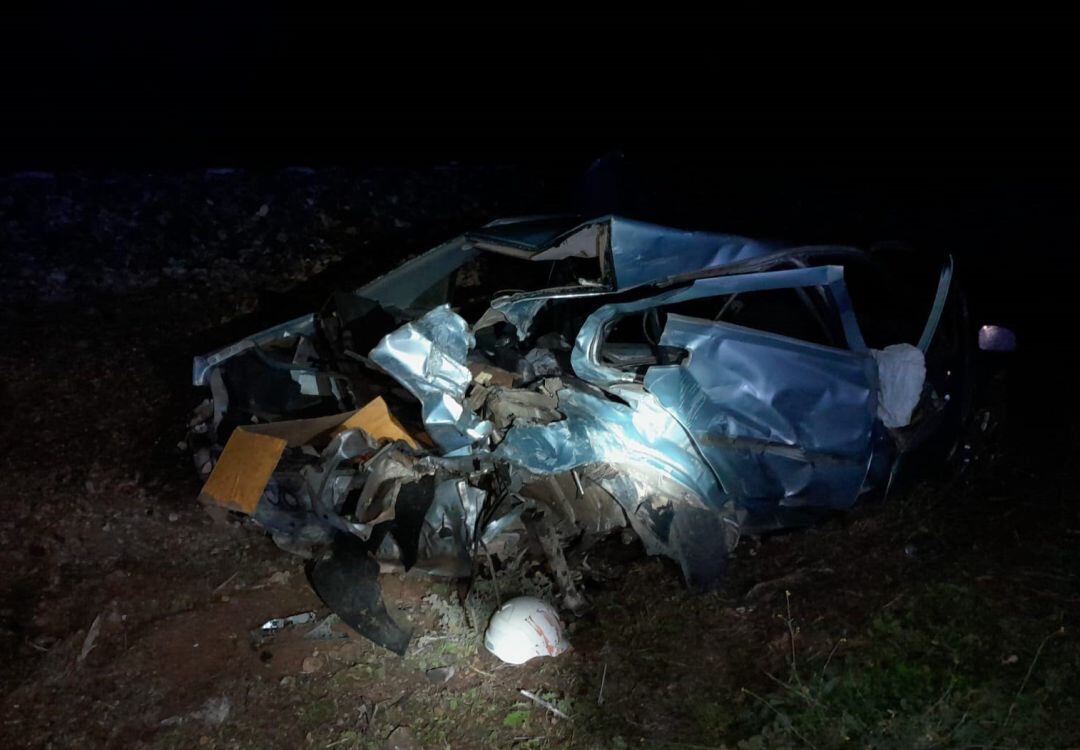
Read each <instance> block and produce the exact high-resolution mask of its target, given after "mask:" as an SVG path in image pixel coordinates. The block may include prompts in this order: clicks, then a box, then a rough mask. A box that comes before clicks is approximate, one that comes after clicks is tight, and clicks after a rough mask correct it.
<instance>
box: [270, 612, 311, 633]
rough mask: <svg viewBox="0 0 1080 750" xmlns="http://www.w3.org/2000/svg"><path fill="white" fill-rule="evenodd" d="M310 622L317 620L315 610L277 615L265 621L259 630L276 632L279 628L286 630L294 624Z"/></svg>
mask: <svg viewBox="0 0 1080 750" xmlns="http://www.w3.org/2000/svg"><path fill="white" fill-rule="evenodd" d="M309 622H315V613H314V612H301V613H300V614H296V615H289V616H288V617H275V618H274V619H272V620H267V621H266V622H264V623H263V624H262V627H260V628H259V630H261V631H262V633H263V634H264V635H267V634H270V633H276V632H277V631H279V630H284V629H285V628H289V627H293V626H294V625H306V624H307V623H309Z"/></svg>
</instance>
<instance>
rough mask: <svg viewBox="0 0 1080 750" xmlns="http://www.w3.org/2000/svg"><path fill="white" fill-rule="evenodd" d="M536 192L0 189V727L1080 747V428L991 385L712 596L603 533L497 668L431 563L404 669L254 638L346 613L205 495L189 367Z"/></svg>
mask: <svg viewBox="0 0 1080 750" xmlns="http://www.w3.org/2000/svg"><path fill="white" fill-rule="evenodd" d="M546 196H547V193H546V192H545V186H544V185H543V183H542V182H541V181H539V180H538V178H536V176H535V175H530V174H525V173H523V172H521V171H519V170H515V169H510V168H494V167H493V168H484V169H479V168H465V167H447V168H444V169H429V170H422V171H417V170H413V171H405V170H398V171H393V170H368V171H357V170H353V171H340V170H318V171H312V170H287V171H278V172H273V173H259V174H255V173H247V172H238V171H229V170H215V171H198V172H186V173H164V174H145V175H136V174H123V175H115V174H97V175H91V174H60V175H48V174H24V175H18V176H11V177H8V178H5V179H4V180H3V181H2V182H0V248H2V250H0V253H2V256H0V276H2V278H4V279H5V282H4V285H3V289H2V290H0V299H2V302H3V316H4V320H3V325H2V329H0V377H2V379H0V417H2V419H0V476H2V477H3V478H4V481H3V483H2V485H0V511H2V513H0V664H2V671H0V691H2V696H0V746H3V747H42V748H46V747H48V748H67V747H148V748H157V747H160V748H173V747H176V748H179V747H206V748H249V747H250V748H263V747H320V748H321V747H337V748H343V749H348V748H384V747H386V748H389V747H400V748H414V747H416V748H421V747H422V748H443V747H452V748H472V747H492V748H506V747H596V748H601V747H611V748H626V747H674V748H680V747H681V748H700V747H715V748H719V747H742V748H755V747H804V746H809V747H831V746H837V747H898V748H899V747H927V748H930V747H1080V719H1077V718H1076V716H1077V715H1078V714H1077V709H1078V708H1080V707H1078V706H1077V700H1076V697H1075V696H1077V695H1078V690H1077V688H1080V645H1078V644H1077V641H1076V636H1075V634H1076V627H1077V621H1076V618H1077V615H1078V614H1080V587H1078V586H1077V580H1078V576H1080V554H1078V552H1077V544H1078V543H1080V518H1078V517H1077V512H1076V508H1077V505H1076V501H1075V498H1074V494H1075V490H1074V488H1075V486H1076V479H1077V473H1078V471H1077V464H1076V462H1075V460H1074V457H1075V445H1074V443H1069V442H1068V441H1065V443H1063V444H1061V445H1058V446H1056V447H1055V448H1054V449H1053V451H1051V452H1050V454H1048V453H1047V452H1046V451H1045V450H1043V451H1033V450H1030V447H1031V446H1030V445H1029V444H1028V443H1025V441H1024V439H1022V437H1021V438H1020V439H1016V438H1010V437H1009V432H1008V427H1009V417H1008V414H1007V412H1006V410H1005V409H1003V408H1000V404H994V405H993V408H992V409H991V410H990V411H988V412H986V419H987V421H986V423H985V424H986V429H985V430H983V431H980V432H979V435H980V438H979V441H980V442H979V443H978V444H976V445H973V446H972V453H971V460H970V462H969V463H968V464H966V466H962V467H960V468H962V469H963V470H962V471H960V472H959V473H957V472H956V471H954V472H951V473H948V474H945V475H943V476H940V477H935V478H931V479H929V480H928V481H927V482H926V483H923V484H920V485H918V486H915V487H911V488H907V489H905V490H904V491H903V492H902V493H899V494H897V495H896V496H894V497H892V498H891V499H890V500H889V502H887V503H885V504H879V505H871V506H866V507H860V508H858V509H857V510H856V511H855V512H852V513H850V514H847V515H845V516H843V517H838V518H836V519H835V520H832V521H830V522H828V523H825V524H823V525H821V526H819V527H817V528H813V529H809V530H805V531H800V532H794V533H789V534H784V535H776V536H771V537H767V538H763V539H744V540H743V542H742V543H741V544H740V546H739V547H738V549H737V552H736V555H735V559H734V560H733V561H732V565H731V574H730V576H729V578H728V580H727V582H726V583H725V585H724V586H723V588H722V589H721V590H720V591H718V592H716V593H713V594H709V595H703V596H693V595H690V594H688V593H687V592H686V591H685V590H684V588H683V586H682V583H681V580H680V578H679V574H678V570H677V568H675V567H674V566H673V565H670V564H668V563H666V562H664V561H661V560H658V559H654V558H647V557H644V556H642V555H641V554H639V550H638V548H637V547H636V545H633V544H631V545H623V544H622V543H621V542H619V541H617V540H612V542H610V543H609V544H608V545H607V548H606V551H604V552H603V554H602V557H603V559H604V560H605V561H606V564H607V565H608V566H610V569H611V570H612V571H613V575H612V576H611V577H610V580H609V581H608V583H607V584H606V585H604V586H596V587H594V588H592V589H591V590H590V591H589V594H590V597H591V598H592V601H593V604H594V607H593V610H592V612H591V613H590V614H589V615H588V616H586V617H585V618H583V619H581V620H577V621H574V622H572V623H570V626H569V628H570V629H569V638H570V641H571V642H572V644H573V648H572V650H571V651H569V652H567V653H566V654H564V655H562V656H560V657H558V658H556V659H550V660H534V661H533V662H530V663H529V664H526V665H524V666H521V667H510V666H508V665H503V664H501V663H500V662H499V661H498V660H497V659H495V658H494V657H493V656H491V655H490V654H488V653H487V652H486V651H485V650H484V649H483V647H482V645H481V635H482V630H483V625H484V623H479V622H472V621H470V618H469V617H468V613H467V612H466V611H464V610H463V609H462V608H461V607H459V606H458V604H457V602H458V593H457V588H456V587H455V586H451V585H450V584H448V583H446V582H440V581H436V580H432V579H427V578H423V577H420V576H412V575H405V576H385V577H384V579H385V580H384V582H383V585H384V590H385V592H386V599H387V601H388V602H393V603H396V605H397V606H398V607H399V608H400V609H401V615H402V616H403V617H405V618H406V619H408V620H409V621H410V622H411V623H412V625H413V626H414V627H415V628H416V634H415V635H414V639H413V642H412V645H411V646H410V649H409V651H408V652H407V653H406V655H405V657H404V658H399V657H397V656H395V655H393V654H391V653H389V652H386V651H383V650H382V649H380V648H378V647H376V646H374V645H372V644H370V643H368V642H367V641H364V640H362V639H359V638H354V637H348V636H345V637H342V638H335V639H332V640H309V639H305V638H304V637H303V635H304V633H305V632H306V631H307V629H308V628H303V627H297V628H295V629H292V630H289V631H285V632H282V633H281V634H279V635H276V636H274V637H271V638H268V639H265V640H261V639H259V638H258V637H256V636H255V635H253V634H254V633H255V631H257V630H258V628H259V625H260V624H261V623H263V622H264V621H266V620H268V619H270V618H273V617H281V616H285V615H291V614H294V613H299V612H306V611H314V612H316V613H317V615H318V616H319V617H320V618H321V617H322V616H323V615H325V614H326V610H325V608H323V607H322V605H321V603H320V602H319V601H318V600H317V598H316V597H315V596H314V594H313V593H311V591H310V589H309V587H308V585H307V582H306V580H305V578H304V573H303V565H302V561H301V560H300V559H299V558H296V557H292V556H290V555H288V554H286V553H284V552H282V551H280V550H279V549H277V548H276V547H275V546H274V545H273V543H272V542H271V541H270V540H269V539H268V538H265V537H264V536H262V535H260V534H259V533H258V532H256V531H253V530H251V529H247V528H244V527H242V526H220V525H215V524H213V523H212V522H211V520H210V519H209V518H208V517H207V515H206V514H205V513H204V511H203V510H202V509H201V508H200V507H199V506H198V505H197V504H196V502H195V497H196V494H197V492H198V489H199V483H198V481H197V479H196V477H195V474H194V471H193V470H192V468H191V464H190V459H189V457H188V456H186V454H185V453H184V451H183V450H182V448H181V447H180V446H178V443H180V442H181V441H182V440H183V439H184V435H185V429H186V421H187V418H188V414H189V410H190V409H191V407H192V406H193V405H194V404H195V403H197V402H198V400H199V398H200V395H199V394H197V393H196V392H194V390H193V389H191V388H190V387H189V386H188V380H189V374H190V357H191V355H193V354H196V353H199V352H201V351H205V350H208V349H212V348H214V346H216V345H218V344H221V343H225V342H227V341H229V340H231V339H233V338H235V337H236V336H237V335H242V334H243V333H246V332H250V331H252V330H257V329H258V328H259V327H260V325H262V324H265V323H271V322H276V321H278V320H282V319H285V318H287V317H288V316H289V315H290V314H293V313H294V312H298V311H302V310H306V309H311V308H314V307H316V306H317V305H318V303H319V301H320V300H321V298H322V296H323V295H324V294H325V293H326V292H327V291H329V290H330V289H331V288H332V287H333V286H334V285H335V284H337V285H341V286H344V287H346V288H347V287H348V286H349V285H351V284H355V283H359V282H360V281H363V280H364V279H365V278H368V277H370V276H371V275H373V274H375V273H378V272H381V271H382V270H386V269H388V268H392V267H394V266H395V265H396V264H397V263H399V262H400V261H401V260H402V259H403V258H405V257H407V256H408V255H410V254H412V253H415V252H418V251H420V250H422V249H425V248H426V247H429V246H431V245H434V244H436V243H437V242H438V241H440V240H442V239H445V238H447V237H449V236H452V235H454V234H456V233H458V232H460V231H461V230H462V229H464V228H466V227H470V226H476V225H478V224H480V223H482V222H484V221H487V220H489V219H490V218H494V217H496V216H500V215H513V214H515V213H538V212H540V210H542V209H544V208H546V206H545V205H544V202H545V200H547V197H546ZM507 593H508V592H507ZM309 627H310V626H309ZM443 668H446V669H443ZM521 690H528V691H531V692H532V693H534V694H536V695H538V696H540V697H542V698H543V699H545V700H547V701H549V702H550V703H553V704H554V705H556V706H557V707H558V708H559V709H560V710H561V711H563V712H565V714H566V715H567V716H568V717H569V718H568V719H564V718H559V717H557V716H555V715H554V714H553V713H552V712H550V711H549V710H547V709H545V708H544V707H542V706H540V705H538V704H537V703H535V702H533V701H531V700H530V699H528V698H526V697H524V696H523V695H522V694H521V693H520V691H521Z"/></svg>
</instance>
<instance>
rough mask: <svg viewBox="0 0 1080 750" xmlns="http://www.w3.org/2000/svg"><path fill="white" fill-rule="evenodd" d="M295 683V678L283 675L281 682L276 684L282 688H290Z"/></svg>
mask: <svg viewBox="0 0 1080 750" xmlns="http://www.w3.org/2000/svg"><path fill="white" fill-rule="evenodd" d="M295 682H296V678H294V677H292V676H290V675H285V676H284V677H282V678H281V682H279V683H278V684H279V685H281V687H283V688H288V687H292V686H293V684H294V683H295Z"/></svg>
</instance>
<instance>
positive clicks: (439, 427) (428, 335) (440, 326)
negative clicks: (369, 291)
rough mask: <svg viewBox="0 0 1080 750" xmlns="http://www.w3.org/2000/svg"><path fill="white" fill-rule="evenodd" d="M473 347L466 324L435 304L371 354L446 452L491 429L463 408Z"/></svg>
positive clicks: (485, 434) (390, 336) (488, 433)
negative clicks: (417, 407)
mask: <svg viewBox="0 0 1080 750" xmlns="http://www.w3.org/2000/svg"><path fill="white" fill-rule="evenodd" d="M475 344H476V341H475V339H474V338H473V335H472V333H470V332H469V326H468V323H466V322H465V320H464V319H463V318H462V317H461V316H460V315H457V314H456V313H454V312H453V311H452V310H451V309H450V306H449V305H440V306H438V307H436V308H435V309H433V310H431V311H430V312H429V313H427V314H426V315H424V316H423V317H422V318H419V319H418V320H415V321H413V322H412V323H408V324H406V325H404V326H402V327H401V328H398V329H397V330H396V331H393V332H391V333H389V334H387V335H386V336H384V337H383V339H382V341H380V342H379V343H378V344H377V345H376V346H375V348H374V349H372V350H371V354H370V358H371V360H372V361H373V362H374V363H375V364H377V365H379V367H381V368H383V369H384V370H386V372H387V373H389V374H390V375H391V376H393V377H394V378H395V379H396V380H397V381H398V382H399V383H401V384H402V385H403V386H405V388H406V389H407V390H408V391H409V392H410V393H411V394H413V395H414V396H416V398H417V399H419V400H420V405H421V409H422V413H423V419H424V425H425V426H426V427H427V430H428V434H429V435H431V438H432V440H434V441H435V442H436V443H438V444H439V446H440V447H442V448H443V450H446V451H454V450H458V449H460V448H465V447H467V446H470V445H473V444H474V443H477V442H479V441H481V440H483V439H484V438H486V437H487V436H488V435H490V434H491V430H492V424H491V423H490V422H486V421H484V420H482V419H480V418H479V417H478V416H477V415H476V414H475V413H473V412H472V411H470V410H468V409H466V408H465V407H464V406H463V405H462V401H463V400H464V398H465V392H466V391H467V390H468V388H469V383H470V382H471V381H472V375H471V374H470V372H469V368H468V367H466V366H465V357H466V355H467V354H468V353H469V350H470V349H471V348H472V347H473V346H474V345H475Z"/></svg>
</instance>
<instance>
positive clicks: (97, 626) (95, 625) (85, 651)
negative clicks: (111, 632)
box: [75, 612, 104, 664]
mask: <svg viewBox="0 0 1080 750" xmlns="http://www.w3.org/2000/svg"><path fill="white" fill-rule="evenodd" d="M102 617H104V612H103V613H101V614H99V615H98V616H97V617H95V618H94V621H93V622H92V623H90V630H88V631H87V633H86V640H84V641H83V645H82V650H81V651H79V656H78V658H77V659H76V660H75V661H76V662H77V663H78V664H82V663H83V662H84V661H85V660H86V657H87V656H88V655H89V654H90V652H91V651H92V650H93V648H94V644H96V643H97V639H98V635H99V634H100V633H101V618H102Z"/></svg>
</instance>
